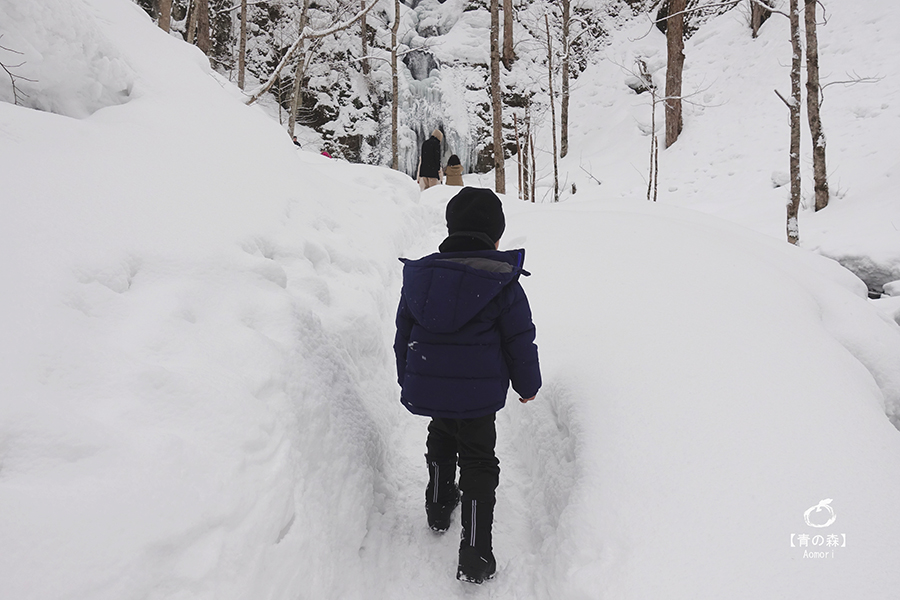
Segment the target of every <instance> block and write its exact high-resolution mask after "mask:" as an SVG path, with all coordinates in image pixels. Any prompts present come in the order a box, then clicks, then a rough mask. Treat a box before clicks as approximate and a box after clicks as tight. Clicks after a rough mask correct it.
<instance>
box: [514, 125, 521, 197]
mask: <svg viewBox="0 0 900 600" xmlns="http://www.w3.org/2000/svg"><path fill="white" fill-rule="evenodd" d="M513 130H515V132H516V176H517V178H516V182H517V183H518V185H517V188H516V189H517V190H518V192H519V200H521V199H522V144H521V143H520V142H519V139H520V136H519V116H518V115H517V114H516V113H513Z"/></svg>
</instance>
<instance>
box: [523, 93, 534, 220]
mask: <svg viewBox="0 0 900 600" xmlns="http://www.w3.org/2000/svg"><path fill="white" fill-rule="evenodd" d="M531 152H532V148H531V101H530V100H529V101H528V104H526V105H525V145H524V146H523V149H522V185H523V189H522V199H523V200H525V202H528V201H529V200H530V199H531V191H530V190H531V168H530V166H529V160H530V156H531Z"/></svg>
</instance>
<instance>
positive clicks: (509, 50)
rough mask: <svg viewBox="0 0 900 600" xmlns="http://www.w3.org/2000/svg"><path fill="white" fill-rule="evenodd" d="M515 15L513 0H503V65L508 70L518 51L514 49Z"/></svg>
mask: <svg viewBox="0 0 900 600" xmlns="http://www.w3.org/2000/svg"><path fill="white" fill-rule="evenodd" d="M514 16H515V12H514V10H513V3H512V0H503V66H504V67H506V69H507V70H509V69H510V68H512V64H513V62H515V60H516V53H515V51H514V50H513V17H514Z"/></svg>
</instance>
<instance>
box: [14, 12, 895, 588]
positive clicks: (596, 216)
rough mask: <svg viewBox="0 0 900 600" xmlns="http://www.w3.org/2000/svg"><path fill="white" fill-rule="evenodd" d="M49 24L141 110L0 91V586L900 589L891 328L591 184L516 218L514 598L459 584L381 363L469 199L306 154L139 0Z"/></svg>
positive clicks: (804, 267) (511, 424) (714, 225)
mask: <svg viewBox="0 0 900 600" xmlns="http://www.w3.org/2000/svg"><path fill="white" fill-rule="evenodd" d="M21 2H25V0H21ZM59 3H63V0H59ZM64 3H65V4H67V5H69V6H70V10H71V13H72V14H73V15H77V18H73V20H72V22H71V24H72V27H75V28H77V27H81V26H84V27H86V28H88V29H89V30H90V31H91V32H93V33H92V35H94V36H95V38H91V39H99V38H97V37H96V36H102V38H103V39H104V40H105V41H104V44H106V45H105V46H104V47H105V48H109V49H111V50H109V52H113V51H114V52H115V54H116V56H117V57H119V59H120V60H121V61H122V64H123V65H127V66H128V69H130V71H128V72H130V73H133V87H132V89H131V91H130V93H129V95H128V99H127V101H126V102H124V103H121V104H114V105H112V106H106V107H104V108H101V109H99V110H93V111H90V110H88V111H87V113H90V116H87V117H86V118H82V119H76V118H72V117H73V116H79V114H78V113H77V112H73V113H72V114H71V115H70V116H61V115H58V114H52V113H47V112H39V111H36V110H32V109H29V108H23V107H18V106H13V105H11V104H8V103H0V169H2V180H3V189H4V195H3V213H4V219H2V220H0V240H2V241H0V243H2V245H3V253H2V256H3V257H4V258H3V260H2V261H0V265H2V273H0V276H2V281H3V282H4V284H5V287H4V294H2V296H0V321H2V329H3V331H4V333H5V335H4V337H3V341H2V343H0V353H2V354H0V382H2V383H0V581H3V589H4V595H5V596H9V597H11V598H35V599H42V600H43V599H47V598H97V599H100V598H109V599H120V598H130V597H139V598H235V599H237V598H278V599H280V598H285V599H288V598H298V597H299V598H373V597H377V598H401V599H402V598H417V599H418V598H421V597H423V596H424V597H470V596H472V595H475V596H479V597H495V598H517V597H521V598H544V597H546V598H596V597H606V598H635V599H637V598H659V597H666V598H691V599H694V598H711V599H712V598H716V599H718V598H748V599H750V598H754V599H755V598H775V597H789V596H803V597H820V598H835V599H837V598H849V597H865V598H885V599H887V598H893V597H895V595H896V589H898V586H900V574H898V573H897V570H896V568H895V565H896V563H897V559H898V558H900V554H898V551H897V549H896V543H895V541H896V539H898V536H900V515H898V514H897V511H896V506H897V505H898V501H900V478H898V477H897V474H898V473H900V464H898V463H900V458H898V456H900V434H898V432H897V430H896V429H895V428H894V427H893V426H892V425H891V423H890V421H889V419H888V416H887V415H890V416H892V417H894V418H896V415H898V414H900V411H898V408H900V372H898V370H897V368H896V365H897V364H900V329H898V327H897V325H896V324H895V323H893V322H892V321H891V320H890V319H888V318H886V317H884V316H883V315H882V314H881V313H879V312H877V311H876V310H874V309H873V307H872V306H871V304H870V303H869V302H868V301H866V300H865V286H864V285H863V284H862V283H861V282H860V281H859V280H858V279H856V278H855V277H854V276H852V275H851V274H850V273H849V272H847V271H846V270H844V269H842V268H841V267H839V266H838V265H837V264H836V263H834V262H833V261H830V260H828V259H826V258H822V257H820V256H817V255H815V254H812V253H810V252H808V251H806V250H802V249H796V248H792V247H789V246H787V244H785V243H783V242H781V241H780V240H777V239H774V238H772V237H769V236H765V235H762V234H760V233H757V232H753V231H750V230H748V229H744V228H742V227H739V226H737V225H734V224H730V223H728V222H725V221H722V220H720V219H717V218H714V217H711V216H706V215H703V214H700V213H697V212H694V211H690V210H684V209H682V208H676V207H672V206H665V205H663V204H658V205H651V204H648V203H647V202H645V201H643V200H642V199H641V195H640V194H639V193H638V194H635V195H634V196H632V197H627V194H625V193H624V192H623V196H626V198H625V199H623V200H615V201H612V200H610V199H609V196H604V195H601V194H600V191H602V186H601V187H600V188H597V187H595V188H594V189H591V188H590V187H589V186H588V185H587V184H586V183H585V184H584V186H583V187H582V186H579V188H580V190H581V191H579V192H578V194H577V195H576V196H575V197H574V198H570V199H569V200H568V201H567V202H565V203H563V204H559V205H547V204H543V205H529V204H524V203H520V202H518V201H516V200H515V199H513V198H510V197H507V198H505V208H506V212H507V215H508V228H507V233H506V235H505V237H504V240H503V242H502V247H508V248H512V247H525V248H526V249H527V261H526V262H527V265H526V267H527V268H528V269H529V270H530V271H531V272H532V273H533V276H531V277H529V278H527V279H525V280H524V281H523V285H524V286H525V288H526V291H527V292H528V294H529V298H530V300H531V303H532V307H533V310H534V314H535V322H536V324H537V327H538V344H539V346H540V352H541V359H542V366H543V370H544V378H545V381H546V384H545V387H544V389H543V390H542V391H541V393H540V394H539V395H538V399H537V401H536V402H534V403H529V404H528V405H526V406H522V405H520V404H518V403H517V402H510V404H509V406H508V407H507V408H506V409H504V410H503V411H502V412H501V413H500V414H499V418H498V428H499V443H498V453H499V455H500V459H501V468H502V469H503V472H502V474H501V487H500V489H499V496H498V508H497V519H496V524H495V540H496V542H495V544H496V553H497V555H498V559H499V565H500V572H499V574H498V577H497V579H496V580H495V581H493V582H491V583H490V584H487V585H484V586H482V587H481V588H477V589H472V588H466V587H464V586H462V584H459V583H458V582H457V581H455V579H454V578H453V574H454V566H455V564H454V561H455V551H456V536H455V535H452V534H448V535H445V536H435V535H433V534H432V533H431V532H430V531H429V530H428V529H427V527H426V525H425V520H424V511H423V510H422V495H423V489H424V484H425V477H426V473H425V469H424V461H423V459H422V453H423V452H424V434H425V421H424V420H423V419H420V418H417V417H413V416H411V415H409V414H408V413H406V411H405V410H404V409H403V408H402V407H401V406H400V404H399V401H398V398H397V397H398V390H397V388H396V383H395V381H394V379H395V375H394V372H393V364H392V356H391V355H390V342H391V339H392V320H393V313H394V310H395V307H396V301H397V299H398V294H399V283H400V281H399V276H400V267H401V265H400V263H399V262H397V260H396V259H397V257H399V256H419V255H422V254H425V253H427V252H431V251H433V248H434V247H435V246H436V245H437V243H439V241H440V240H441V238H442V235H443V223H442V214H443V212H442V211H443V206H444V205H445V203H446V200H447V199H448V198H449V197H450V195H451V194H452V192H453V190H452V189H448V188H438V189H433V190H429V191H428V192H427V193H425V194H422V195H421V196H420V195H419V192H418V189H417V187H416V186H415V184H414V183H413V182H412V181H411V180H410V179H409V178H408V177H406V176H404V175H401V174H398V173H394V172H391V171H389V170H387V169H381V168H374V167H364V166H351V165H346V164H341V163H339V162H336V161H329V160H327V159H325V158H323V157H320V156H318V155H316V154H313V153H306V152H303V151H298V150H296V149H295V148H294V146H293V145H292V144H291V143H290V140H289V138H287V136H286V135H285V134H284V132H283V131H282V130H280V129H279V127H278V126H277V125H276V124H274V123H272V122H271V121H270V120H269V119H268V118H267V117H266V116H265V115H263V114H262V113H261V112H260V111H259V110H257V109H252V108H247V107H245V106H244V105H243V104H241V102H240V99H239V98H238V95H237V94H236V93H235V91H234V90H233V88H231V87H230V86H228V84H226V83H224V82H221V81H220V80H219V79H218V78H217V77H216V76H214V75H212V74H211V73H209V71H208V69H207V68H206V67H205V66H204V64H203V63H204V60H205V59H204V58H203V57H202V56H200V55H199V53H198V52H197V51H196V50H194V49H192V48H190V47H188V46H186V45H184V44H182V43H179V42H178V41H176V40H174V39H172V38H170V37H167V36H165V35H164V34H162V33H161V32H160V31H159V30H157V29H155V28H154V27H153V26H152V23H150V21H149V20H148V19H147V18H146V16H145V15H144V14H143V13H142V12H141V11H139V10H138V9H136V8H135V7H134V6H133V5H132V4H130V3H129V2H127V1H126V0H74V1H70V0H66V2H64ZM45 4H46V5H47V6H48V7H51V8H52V5H53V4H55V3H53V2H48V3H45ZM15 5H16V6H19V2H18V1H17V2H16V3H15ZM8 14H9V13H7V15H6V16H8ZM59 14H68V13H65V12H61V13H59ZM4 22H5V23H10V22H11V21H4ZM23 31H24V29H23ZM34 31H38V29H37V28H35V29H34ZM35 35H39V33H35ZM76 37H77V36H76ZM40 43H44V44H52V41H49V40H46V39H43V38H39V39H36V40H35V42H34V43H33V45H34V47H39V44H40ZM48 55H49V54H48ZM52 55H53V56H56V57H57V58H58V60H60V61H62V62H61V63H58V64H57V65H56V67H55V68H57V69H61V70H64V69H66V68H67V65H68V63H67V62H66V61H65V60H64V59H65V58H66V57H69V58H71V59H72V60H76V59H78V60H80V58H79V57H80V55H78V54H77V53H72V54H66V53H55V54H52ZM123 72H125V71H123ZM76 108H77V107H76ZM632 125H633V123H632ZM596 136H597V137H598V138H599V137H600V136H601V130H600V129H598V130H597V133H596ZM578 148H581V149H585V148H587V146H586V144H585V145H582V146H579V147H577V148H576V150H578ZM626 150H627V148H626ZM582 154H583V152H582ZM577 155H578V154H577V153H576V156H577ZM779 160H780V159H779ZM779 164H780V163H779ZM469 178H470V180H472V181H477V180H478V177H477V176H469ZM604 185H605V184H604ZM719 189H720V191H721V190H724V189H728V188H727V186H725V185H724V184H723V185H722V187H721V188H719ZM741 190H742V188H741V189H736V190H735V194H738V193H743V192H742V191H741ZM673 193H674V192H673ZM700 196H701V191H699V190H698V192H697V193H696V194H695V195H694V198H695V199H696V198H700ZM710 203H711V204H712V203H713V202H712V199H711V200H710ZM847 210H848V211H849V210H850V209H849V208H848V209H847ZM739 212H740V211H738V210H735V211H734V213H735V214H737V213H739ZM731 218H732V219H733V220H739V219H737V218H735V217H734V214H732V215H731ZM827 499H831V502H830V503H826V504H825V505H827V506H828V507H829V508H820V509H819V510H815V509H814V508H813V507H815V506H819V505H820V501H822V500H827ZM823 506H824V505H823ZM810 509H813V510H810ZM830 511H833V514H834V516H835V521H834V523H833V524H831V525H829V526H828V527H817V526H819V525H823V524H825V523H826V522H827V517H828V515H830V514H831V512H830ZM807 512H808V514H807V517H808V518H809V523H810V524H809V525H807V523H806V521H805V519H804V513H807ZM819 535H820V536H821V538H819V537H817V536H819Z"/></svg>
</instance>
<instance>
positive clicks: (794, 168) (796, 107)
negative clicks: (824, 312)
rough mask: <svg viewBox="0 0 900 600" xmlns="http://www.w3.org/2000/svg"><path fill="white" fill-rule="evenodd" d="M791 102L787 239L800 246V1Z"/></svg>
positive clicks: (794, 3) (794, 11)
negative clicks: (789, 191) (789, 197)
mask: <svg viewBox="0 0 900 600" xmlns="http://www.w3.org/2000/svg"><path fill="white" fill-rule="evenodd" d="M790 6H791V7H790V11H791V14H790V18H791V47H792V51H793V56H792V57H791V100H790V102H788V103H787V104H788V108H789V109H790V114H791V200H790V202H789V203H788V206H787V238H788V241H789V242H790V243H792V244H795V245H800V227H799V224H798V221H797V215H798V214H799V212H800V57H801V55H802V53H803V48H802V46H801V45H800V6H799V0H791V5H790Z"/></svg>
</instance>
